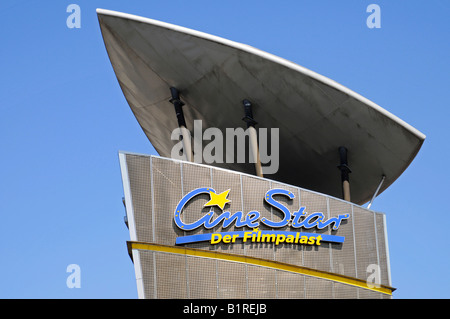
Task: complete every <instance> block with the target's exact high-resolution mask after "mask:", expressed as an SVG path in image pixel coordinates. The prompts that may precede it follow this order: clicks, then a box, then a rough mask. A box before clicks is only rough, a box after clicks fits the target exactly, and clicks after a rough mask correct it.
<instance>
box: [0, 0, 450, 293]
mask: <svg viewBox="0 0 450 319" xmlns="http://www.w3.org/2000/svg"><path fill="white" fill-rule="evenodd" d="M71 3H75V4H78V5H79V6H80V7H81V28H80V29H69V28H68V27H67V26H66V19H67V17H68V15H69V13H67V12H66V8H67V6H68V5H69V4H71ZM371 3H376V4H378V5H379V6H380V7H381V28H380V29H369V28H368V27H367V25H366V18H367V17H368V15H369V13H366V8H367V6H368V5H369V4H371ZM96 8H104V9H111V10H117V11H122V12H126V13H131V14H137V15H141V16H144V17H148V18H153V19H157V20H161V21H164V22H169V23H173V24H177V25H181V26H184V27H188V28H192V29H196V30H199V31H203V32H207V33H211V34H214V35H217V36H221V37H224V38H227V39H230V40H234V41H237V42H241V43H245V44H249V45H251V46H254V47H256V48H259V49H261V50H264V51H267V52H270V53H273V54H275V55H278V56H281V57H283V58H286V59H288V60H291V61H293V62H295V63H298V64H300V65H302V66H304V67H306V68H309V69H311V70H313V71H315V72H317V73H319V74H322V75H324V76H327V77H329V78H331V79H333V80H335V81H337V82H339V83H341V84H343V85H344V86H346V87H348V88H350V89H352V90H354V91H356V92H357V93H359V94H361V95H363V96H364V97H366V98H368V99H370V100H372V101H374V102H375V103H377V104H379V105H380V106H382V107H383V108H385V109H387V110H388V111H390V112H392V113H393V114H395V115H397V116H398V117H400V118H401V119H403V120H405V121H406V122H407V123H409V124H411V125H412V126H414V127H416V128H417V129H419V130H420V131H422V132H423V133H424V134H426V135H427V139H426V141H425V143H424V145H423V147H422V149H421V151H420V152H419V154H418V156H417V157H416V159H415V160H414V161H413V163H412V164H411V165H410V167H409V168H408V169H407V170H406V171H405V173H404V174H403V175H402V176H401V177H400V178H399V179H398V180H397V181H396V182H395V183H394V184H393V185H392V186H391V187H390V188H389V189H388V190H387V191H385V192H384V193H383V194H382V195H380V196H379V197H378V198H377V200H376V201H375V203H374V205H373V206H372V208H373V209H375V210H378V211H382V212H385V213H386V214H387V223H388V238H389V248H390V258H391V269H392V281H393V286H394V287H396V288H397V291H396V292H395V293H394V297H395V298H449V297H450V293H449V289H448V287H449V286H450V280H449V276H448V270H449V264H450V258H449V255H450V253H449V251H450V241H449V237H448V235H447V232H448V228H449V225H447V222H448V220H449V215H450V209H449V207H448V206H449V204H448V201H447V200H448V199H449V197H450V174H449V164H450V149H449V144H450V142H449V141H450V133H449V131H450V130H449V129H448V127H449V117H450V98H449V92H450V90H449V80H450V78H449V74H450V64H449V61H448V60H449V57H450V41H449V40H450V24H449V22H448V17H449V12H450V2H449V1H447V0H431V1H387V0H371V1H362V0H358V1H343V0H342V1H331V0H329V1H325V0H318V1H300V0H297V1H261V0H260V1H195V0H192V1H123V0H120V1H119V0H108V1H97V0H90V1H87V0H83V1H81V0H77V1H76V0H73V1H61V0H57V1H56V0H54V1H32V0H28V1H27V0H2V1H1V2H0V40H1V42H0V43H1V45H0V70H1V71H0V110H1V112H0V151H1V157H0V164H1V165H0V169H1V182H0V212H1V222H0V253H1V255H0V256H1V257H0V258H1V259H0V260H1V262H0V274H1V275H0V276H1V280H0V298H136V297H137V289H136V283H135V279H134V269H133V265H132V262H131V260H130V258H129V257H128V254H127V249H126V241H127V240H128V239H129V234H128V230H127V228H126V227H125V224H124V222H123V216H124V214H125V210H124V207H123V205H122V196H123V190H122V182H121V176H120V168H119V161H118V151H119V150H126V151H132V152H139V153H146V154H156V153H155V151H154V149H153V148H152V146H151V144H150V143H149V142H148V140H147V138H146V137H145V136H144V133H143V132H142V131H141V129H140V127H139V125H138V123H137V121H136V119H135V118H134V116H133V115H132V112H131V111H130V109H129V107H128V105H127V103H126V100H125V98H124V97H123V94H122V92H121V90H120V88H119V85H118V83H117V80H116V78H115V75H114V72H113V70H112V67H111V64H110V62H109V59H108V56H107V54H106V50H105V47H104V44H103V40H102V37H101V33H100V29H99V25H98V21H97V16H96V12H95V9H96ZM69 264H78V265H79V266H80V267H81V288H78V289H77V288H73V289H69V288H68V287H67V286H66V279H67V276H68V275H69V274H68V273H67V272H66V267H67V266H68V265H69Z"/></svg>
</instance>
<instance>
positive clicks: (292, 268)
mask: <svg viewBox="0 0 450 319" xmlns="http://www.w3.org/2000/svg"><path fill="white" fill-rule="evenodd" d="M127 245H128V250H129V252H130V255H131V250H132V249H140V250H149V251H156V252H163V253H170V254H177V255H187V256H192V257H203V258H210V259H217V260H225V261H231V262H239V263H244V264H248V265H255V266H261V267H266V268H272V269H276V270H281V271H288V272H291V273H295V274H302V275H306V276H311V277H316V278H320V279H326V280H332V281H335V282H340V283H343V284H347V285H351V286H355V287H359V288H364V289H368V290H372V291H376V292H380V293H383V294H387V295H392V292H393V291H394V290H395V288H392V287H389V286H385V285H376V284H370V286H369V285H368V283H367V282H366V281H364V280H362V279H357V278H353V277H348V276H344V275H340V274H335V273H330V272H326V271H321V270H316V269H311V268H308V267H303V266H296V265H291V264H285V263H281V262H277V261H271V260H266V259H261V258H256V257H249V256H242V255H234V254H228V253H222V252H217V251H209V250H201V249H195V248H186V247H177V246H166V245H160V244H154V243H144V242H130V241H129V242H127Z"/></svg>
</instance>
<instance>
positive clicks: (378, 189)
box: [367, 175, 386, 209]
mask: <svg viewBox="0 0 450 319" xmlns="http://www.w3.org/2000/svg"><path fill="white" fill-rule="evenodd" d="M385 178H386V176H385V175H383V176H382V177H381V181H380V184H378V187H377V189H376V191H375V193H374V194H373V196H372V199H371V200H370V203H369V205H367V209H370V206H372V203H373V201H374V200H375V197H377V196H378V192H379V191H380V188H381V185H383V183H384V179H385Z"/></svg>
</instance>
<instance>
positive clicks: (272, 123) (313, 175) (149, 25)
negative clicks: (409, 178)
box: [97, 9, 425, 204]
mask: <svg viewBox="0 0 450 319" xmlns="http://www.w3.org/2000/svg"><path fill="white" fill-rule="evenodd" d="M97 14H98V18H99V23H100V27H101V31H102V35H103V39H104V42H105V46H106V49H107V51H108V55H109V58H110V60H111V63H112V66H113V68H114V71H115V74H116V76H117V79H118V81H119V83H120V86H121V88H122V91H123V93H124V95H125V97H126V99H127V101H128V104H129V106H130V107H131V110H132V111H133V113H134V115H135V116H136V119H137V120H138V122H139V124H140V125H141V127H142V129H143V131H144V132H145V134H146V135H147V137H148V139H149V140H150V142H151V143H152V144H153V146H154V147H155V149H156V151H157V152H158V153H159V154H160V155H161V156H165V157H170V154H171V150H172V147H173V146H174V145H175V144H176V143H177V141H172V140H171V138H170V136H171V133H172V131H173V129H174V128H176V127H178V124H177V118H176V116H175V111H174V109H173V105H172V104H171V103H170V102H169V99H170V98H171V94H170V87H176V88H177V89H179V91H180V96H181V100H182V101H183V102H184V103H185V106H183V111H184V115H185V118H186V123H187V127H188V129H189V130H191V134H192V133H193V123H194V122H193V121H194V120H196V119H200V120H202V121H203V122H202V124H203V129H206V128H208V127H217V128H219V129H221V130H222V132H225V129H226V128H238V127H242V128H244V129H245V128H246V124H245V123H244V122H243V121H242V118H243V116H244V110H243V106H242V100H244V99H248V100H250V101H251V102H252V104H253V115H254V118H255V120H256V121H257V122H258V125H257V128H269V129H270V128H279V169H278V171H277V173H275V174H272V175H265V176H264V177H268V178H271V179H273V180H277V181H280V182H283V183H287V184H292V185H296V186H300V187H303V188H307V189H311V190H314V191H317V192H321V193H325V194H329V195H332V196H335V197H341V195H342V190H341V179H340V172H339V170H338V169H337V165H339V153H338V148H339V147H340V146H345V147H346V148H347V149H348V162H349V167H350V168H351V170H352V173H351V174H350V185H351V199H352V202H355V203H357V204H363V203H365V202H367V201H369V200H370V199H371V197H372V196H373V194H374V192H375V190H376V189H377V187H378V185H379V183H380V180H381V178H382V176H383V175H385V176H386V177H385V180H384V183H383V185H382V187H381V189H380V191H379V193H381V192H382V191H384V190H385V189H386V188H387V187H389V185H391V184H392V183H393V182H394V181H395V180H396V179H397V178H398V177H399V176H400V175H401V174H402V173H403V171H404V170H405V169H406V168H407V167H408V165H409V164H410V163H411V161H412V160H413V159H414V157H415V156H416V154H417V152H418V151H419V149H420V147H421V145H422V143H423V141H424V139H425V136H424V135H423V134H422V133H420V132H419V131H418V130H416V129H415V128H413V127H412V126H410V125H408V124H407V123H405V122H404V121H402V120H400V119H399V118H397V117H396V116H394V115H392V114H391V113H389V112H388V111H386V110H385V109H383V108H381V107H380V106H378V105H376V104H375V103H373V102H371V101H369V100H368V99H366V98H364V97H362V96H360V95H359V94H357V93H355V92H353V91H351V90H349V89H348V88H346V87H344V86H342V85H340V84H338V83H336V82H334V81H332V80H330V79H328V78H326V77H324V76H322V75H319V74H317V73H315V72H312V71H310V70H308V69H306V68H304V67H302V66H299V65H297V64H295V63H292V62H289V61H287V60H284V59H282V58H279V57H276V56H274V55H271V54H269V53H266V52H263V51H261V50H258V49H255V48H253V47H250V46H248V45H244V44H240V43H236V42H233V41H229V40H226V39H223V38H219V37H216V36H212V35H209V34H206V33H202V32H198V31H194V30H191V29H187V28H183V27H179V26H175V25H171V24H168V23H164V22H160V21H155V20H151V19H147V18H142V17H138V16H134V15H129V14H124V13H120V12H114V11H108V10H102V9H98V10H97ZM207 144H208V141H205V142H203V147H204V146H205V145H207ZM235 156H236V155H235ZM211 165H214V166H219V167H224V168H228V169H232V170H237V171H241V172H245V173H250V174H254V172H255V171H254V166H253V164H250V163H237V159H236V158H235V160H234V163H223V164H216V163H213V164H211Z"/></svg>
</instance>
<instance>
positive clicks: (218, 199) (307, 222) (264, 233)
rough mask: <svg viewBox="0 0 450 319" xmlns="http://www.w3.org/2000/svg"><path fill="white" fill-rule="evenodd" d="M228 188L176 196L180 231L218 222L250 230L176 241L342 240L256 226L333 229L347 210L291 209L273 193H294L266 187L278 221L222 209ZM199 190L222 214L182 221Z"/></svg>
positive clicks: (310, 242)
mask: <svg viewBox="0 0 450 319" xmlns="http://www.w3.org/2000/svg"><path fill="white" fill-rule="evenodd" d="M229 192H230V189H228V190H226V191H224V192H222V193H216V191H215V190H214V189H213V188H211V187H202V188H197V189H195V190H193V191H191V192H189V193H187V194H186V195H185V196H184V197H183V198H182V199H181V200H180V202H179V203H178V205H177V207H176V209H175V211H174V222H175V225H177V227H178V228H179V229H181V230H184V231H192V230H195V229H197V228H199V227H203V228H205V229H211V228H213V227H216V226H220V225H221V226H222V229H225V228H228V227H230V226H233V225H234V226H235V227H237V228H242V227H248V228H251V229H253V230H251V231H228V232H221V233H205V234H196V235H188V236H183V237H178V238H177V240H176V244H187V243H193V242H200V241H210V242H211V244H218V243H220V242H222V243H225V244H229V243H235V242H236V240H237V239H242V241H243V242H248V241H250V242H257V243H260V242H262V243H264V242H271V243H274V244H275V245H278V244H280V243H294V244H307V245H320V244H321V243H322V242H334V243H343V242H344V239H345V238H344V237H342V236H336V235H327V234H316V233H310V232H307V233H303V232H298V231H276V230H259V226H260V225H265V226H268V227H270V228H275V229H276V228H282V227H286V226H290V227H291V228H293V229H298V228H303V229H313V228H315V229H324V228H326V227H331V229H332V230H337V229H338V228H339V226H340V225H341V222H342V221H343V220H345V219H348V218H349V217H350V214H340V215H338V216H337V217H332V218H329V219H326V218H325V216H324V214H323V213H322V212H314V213H311V214H308V213H307V211H306V207H304V206H302V207H300V208H299V209H298V210H297V211H295V212H292V213H291V212H290V211H289V209H288V208H287V207H286V206H284V205H283V204H282V203H280V202H278V201H276V200H275V199H274V198H273V197H274V196H275V195H282V196H286V197H288V198H289V199H294V198H295V195H294V194H293V193H292V192H290V191H288V190H285V189H280V188H275V189H271V190H268V191H267V192H266V194H265V195H264V200H265V202H266V203H267V204H268V205H270V206H271V207H273V208H275V209H276V210H277V211H278V212H279V213H280V214H281V216H282V219H281V220H280V221H273V220H270V219H268V218H267V217H261V213H260V212H258V211H257V210H251V211H249V212H248V213H247V214H244V213H243V212H242V211H237V212H235V213H231V212H229V211H224V209H225V206H226V204H228V203H229V202H231V200H230V199H228V198H227V197H228V194H229ZM200 194H208V195H209V196H210V200H209V201H208V202H207V203H205V205H204V207H208V206H217V207H219V208H220V209H221V210H222V214H220V215H219V216H217V217H214V211H212V210H211V211H209V212H207V213H206V214H205V215H204V216H202V217H201V218H199V219H198V220H196V221H194V222H192V223H185V222H184V221H183V219H182V215H183V209H184V207H185V206H186V205H187V204H188V203H189V202H190V201H191V200H193V199H194V198H195V197H196V196H198V195H200Z"/></svg>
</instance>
